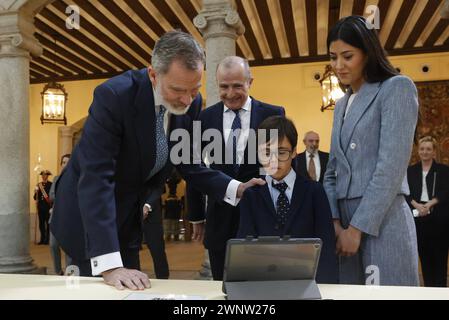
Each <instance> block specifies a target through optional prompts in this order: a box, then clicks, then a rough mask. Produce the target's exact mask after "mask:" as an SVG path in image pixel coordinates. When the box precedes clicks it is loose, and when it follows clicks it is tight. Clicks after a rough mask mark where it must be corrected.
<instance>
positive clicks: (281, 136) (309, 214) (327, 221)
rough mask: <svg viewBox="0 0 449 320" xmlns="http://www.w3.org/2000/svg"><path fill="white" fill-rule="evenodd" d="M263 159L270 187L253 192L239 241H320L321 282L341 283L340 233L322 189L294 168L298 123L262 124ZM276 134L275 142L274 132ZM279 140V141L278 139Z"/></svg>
mask: <svg viewBox="0 0 449 320" xmlns="http://www.w3.org/2000/svg"><path fill="white" fill-rule="evenodd" d="M258 130H259V135H258V136H259V137H260V136H262V137H263V134H262V135H260V132H261V131H260V130H265V133H266V138H265V139H263V140H262V141H260V140H259V149H258V155H259V160H260V163H261V164H262V165H263V168H264V170H265V172H266V176H265V180H266V182H267V183H266V184H265V185H263V186H255V187H252V188H250V189H248V190H247V191H246V193H245V197H243V199H242V200H241V202H240V227H239V231H238V233H237V237H238V238H246V237H247V236H254V237H258V236H280V237H282V236H285V235H289V236H291V237H293V238H320V239H321V240H322V242H323V245H322V248H321V256H320V261H319V266H318V271H317V276H316V280H317V282H320V283H337V278H338V273H337V257H336V255H335V231H334V227H333V223H332V216H331V211H330V207H329V203H328V200H327V197H326V193H325V192H324V189H323V187H322V185H321V184H320V183H318V182H315V181H310V180H307V179H305V178H303V177H301V176H300V175H297V174H296V172H295V171H294V170H293V168H292V159H294V158H295V157H296V145H297V141H298V133H297V131H296V128H295V126H294V124H293V122H292V121H291V120H289V119H286V118H284V117H280V116H273V117H269V118H267V119H266V120H265V121H263V122H262V123H261V124H260V126H259V128H258ZM273 132H277V135H275V136H274V137H273V136H272V135H270V133H273ZM276 136H277V137H276Z"/></svg>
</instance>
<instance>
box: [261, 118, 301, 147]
mask: <svg viewBox="0 0 449 320" xmlns="http://www.w3.org/2000/svg"><path fill="white" fill-rule="evenodd" d="M258 130H266V132H267V133H266V140H265V143H268V142H269V141H270V140H271V139H270V130H277V134H278V139H279V141H281V140H282V139H284V137H285V138H287V139H288V141H289V142H290V144H291V145H292V149H293V150H294V149H295V148H296V145H297V143H298V131H296V128H295V125H294V124H293V122H292V121H291V120H290V119H288V118H286V117H284V116H271V117H268V118H266V119H265V120H264V121H263V122H262V123H261V124H260V125H259V128H258ZM259 142H260V141H259Z"/></svg>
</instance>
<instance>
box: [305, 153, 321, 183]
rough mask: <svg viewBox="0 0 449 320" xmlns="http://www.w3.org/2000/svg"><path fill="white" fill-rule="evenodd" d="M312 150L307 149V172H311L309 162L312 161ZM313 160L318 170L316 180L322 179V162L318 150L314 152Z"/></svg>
mask: <svg viewBox="0 0 449 320" xmlns="http://www.w3.org/2000/svg"><path fill="white" fill-rule="evenodd" d="M310 154H311V153H310V152H309V151H306V167H307V172H309V162H310ZM313 162H314V163H315V171H316V181H320V176H321V163H320V155H319V154H318V151H317V152H315V153H314V157H313Z"/></svg>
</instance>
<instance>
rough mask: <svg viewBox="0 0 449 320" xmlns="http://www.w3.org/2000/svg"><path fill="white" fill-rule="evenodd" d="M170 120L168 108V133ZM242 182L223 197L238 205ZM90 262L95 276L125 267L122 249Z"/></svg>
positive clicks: (159, 101) (158, 102)
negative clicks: (238, 192) (121, 253)
mask: <svg viewBox="0 0 449 320" xmlns="http://www.w3.org/2000/svg"><path fill="white" fill-rule="evenodd" d="M153 96H154V103H155V111H156V114H158V113H159V110H160V105H162V104H163V103H162V101H163V99H162V97H160V96H158V95H157V94H156V92H154V90H153ZM232 114H233V115H234V117H235V114H234V113H233V112H232ZM248 114H250V112H248ZM248 117H249V116H248ZM169 120H170V112H168V110H167V112H166V113H165V115H164V130H165V133H166V134H167V133H168V129H169V128H168V124H169ZM241 120H242V128H243V119H241ZM245 121H246V120H245ZM248 121H249V120H248ZM231 125H232V122H231ZM248 127H249V122H248ZM242 133H243V130H242V132H241V135H242ZM247 139H248V138H247ZM239 141H240V139H239ZM240 183H241V182H240V181H237V180H234V179H233V180H231V181H230V182H229V184H228V187H227V189H226V194H225V197H224V199H223V200H224V201H225V202H227V203H229V204H230V205H233V206H236V205H237V204H238V203H239V201H240V199H239V198H237V189H238V187H239V185H240ZM90 264H91V268H92V275H93V276H98V275H101V273H102V272H104V271H107V270H111V269H115V268H121V267H123V261H122V257H121V255H120V251H117V252H112V253H108V254H104V255H101V256H98V257H93V258H91V259H90Z"/></svg>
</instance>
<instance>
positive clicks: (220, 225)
mask: <svg viewBox="0 0 449 320" xmlns="http://www.w3.org/2000/svg"><path fill="white" fill-rule="evenodd" d="M251 99H252V103H251V120H250V128H252V129H257V128H258V127H259V125H260V123H261V122H262V121H263V120H265V119H266V118H268V117H270V116H275V115H285V111H284V108H283V107H278V106H273V105H270V104H267V103H263V102H261V101H257V100H255V99H254V98H251ZM223 110H224V105H223V102H219V103H217V104H215V105H213V106H210V107H209V108H206V109H205V110H203V111H202V112H201V114H200V120H201V130H202V131H203V132H204V131H205V130H207V129H218V130H220V131H221V137H222V139H223V146H224V145H225V141H224V136H223ZM204 146H205V144H203V148H204ZM255 152H257V149H256V150H255ZM222 154H223V157H224V154H225V150H224V149H223V153H222ZM244 157H245V158H244V159H245V163H244V164H242V165H240V168H239V172H238V174H237V175H235V174H234V171H233V166H232V165H230V164H225V161H224V160H225V159H222V160H223V161H222V164H211V166H210V167H211V168H212V169H215V170H219V171H221V172H224V173H225V174H227V175H229V176H232V177H234V178H235V179H237V180H239V181H243V182H246V181H248V180H250V179H251V178H254V177H259V175H260V173H259V168H260V164H259V162H258V161H257V155H256V157H255V158H254V159H255V160H256V162H255V163H254V164H249V161H248V159H249V158H248V146H247V148H246V149H245V155H244ZM253 162H254V161H253ZM187 201H188V202H187V203H188V208H189V209H188V214H189V216H188V217H189V220H190V221H199V220H203V219H205V218H206V219H207V223H206V231H205V238H204V245H205V246H206V248H208V249H213V250H224V249H225V247H226V241H227V240H228V239H231V238H233V237H234V236H235V234H236V233H237V228H238V223H239V210H238V208H236V207H233V206H231V205H229V204H227V203H226V202H223V201H221V199H219V200H216V199H211V198H209V200H208V204H207V213H206V214H205V204H204V197H203V195H202V194H201V192H199V191H197V190H195V189H194V188H191V186H188V188H187Z"/></svg>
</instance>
